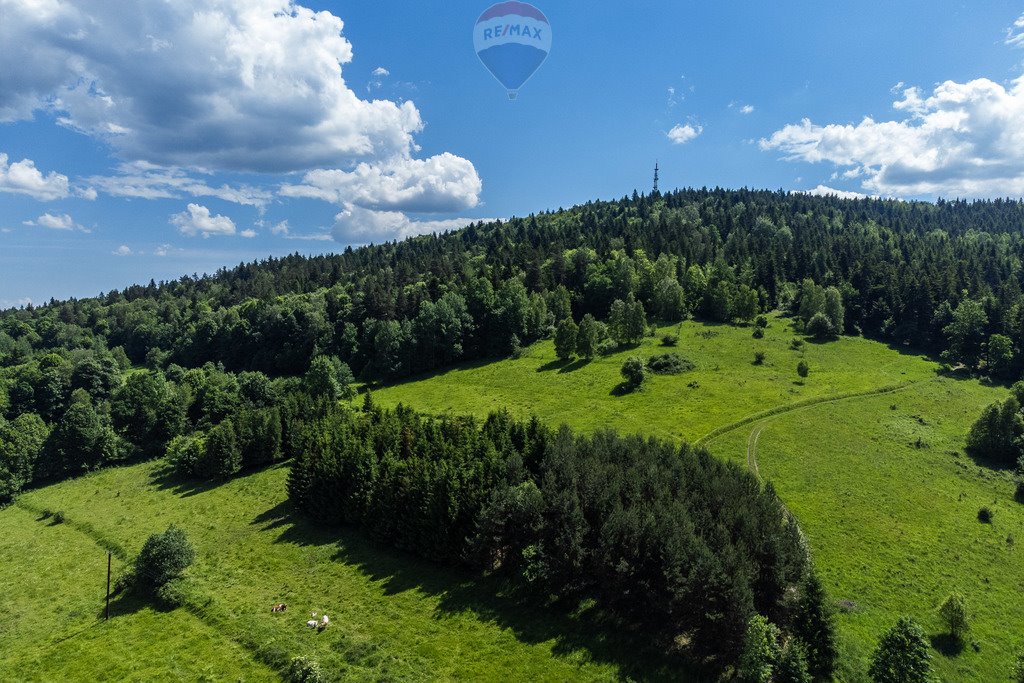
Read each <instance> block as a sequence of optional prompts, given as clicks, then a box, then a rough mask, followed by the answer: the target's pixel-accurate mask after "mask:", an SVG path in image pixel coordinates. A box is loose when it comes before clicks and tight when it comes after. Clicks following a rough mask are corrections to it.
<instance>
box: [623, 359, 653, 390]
mask: <svg viewBox="0 0 1024 683" xmlns="http://www.w3.org/2000/svg"><path fill="white" fill-rule="evenodd" d="M621 372H622V377H623V379H625V380H626V386H627V387H628V388H631V389H636V388H637V387H639V386H640V385H641V384H643V383H644V378H645V377H646V376H647V372H646V371H645V370H644V362H643V361H642V360H640V359H639V358H637V357H636V356H631V357H630V358H627V359H626V362H625V363H623V364H622V370H621Z"/></svg>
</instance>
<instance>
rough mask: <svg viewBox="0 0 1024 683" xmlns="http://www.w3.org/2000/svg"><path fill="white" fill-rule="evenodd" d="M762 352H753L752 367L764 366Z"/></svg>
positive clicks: (763, 354)
mask: <svg viewBox="0 0 1024 683" xmlns="http://www.w3.org/2000/svg"><path fill="white" fill-rule="evenodd" d="M764 359H765V353H764V351H754V365H764Z"/></svg>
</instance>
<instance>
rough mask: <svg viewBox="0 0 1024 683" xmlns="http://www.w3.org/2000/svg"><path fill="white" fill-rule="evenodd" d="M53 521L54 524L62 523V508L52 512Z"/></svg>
mask: <svg viewBox="0 0 1024 683" xmlns="http://www.w3.org/2000/svg"><path fill="white" fill-rule="evenodd" d="M53 523H54V524H63V523H64V511H63V510H57V511H56V512H54V513H53Z"/></svg>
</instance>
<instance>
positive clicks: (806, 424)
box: [709, 378, 1024, 681]
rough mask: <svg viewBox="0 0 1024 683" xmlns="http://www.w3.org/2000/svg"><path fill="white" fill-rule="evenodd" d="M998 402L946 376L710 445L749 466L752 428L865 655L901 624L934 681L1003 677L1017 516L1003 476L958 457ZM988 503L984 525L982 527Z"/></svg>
mask: <svg viewBox="0 0 1024 683" xmlns="http://www.w3.org/2000/svg"><path fill="white" fill-rule="evenodd" d="M1002 393H1004V392H1000V391H999V390H997V389H993V388H992V387H987V386H983V385H981V384H979V383H978V382H975V381H966V380H955V379H949V378H942V379H939V380H937V381H936V382H930V383H928V385H926V386H919V387H911V388H910V389H906V390H903V391H900V392H895V393H891V394H886V395H882V396H868V397H863V398H856V399H850V400H846V401H839V402H835V403H830V404H822V405H818V406H810V407H807V408H803V409H800V410H796V411H792V412H789V413H783V414H780V415H777V416H774V417H771V418H768V419H766V420H763V421H760V422H757V423H756V424H752V425H750V426H749V427H745V428H742V429H737V430H734V431H732V432H729V433H728V434H725V435H722V436H720V437H718V438H717V439H714V440H712V441H711V442H710V443H709V447H710V448H711V450H712V451H713V452H714V453H716V454H719V455H720V456H722V457H727V458H733V459H736V460H737V461H740V460H745V459H746V457H747V451H748V437H749V435H750V433H751V432H752V431H753V430H755V429H757V430H760V435H759V436H758V437H757V439H756V458H757V466H758V470H759V472H760V475H761V476H762V477H763V478H765V479H767V480H770V481H772V482H774V483H775V485H776V487H777V488H778V489H779V493H780V495H781V496H782V498H783V499H784V500H785V502H786V504H787V505H788V506H789V507H790V509H791V510H792V511H793V512H794V513H795V514H796V515H797V517H798V518H799V519H800V522H801V526H802V527H803V529H804V531H805V532H806V533H807V535H808V538H809V540H810V544H811V548H812V550H813V552H814V559H815V564H816V565H817V567H818V568H819V570H820V572H821V574H822V577H823V579H824V580H825V582H826V585H827V587H828V589H829V592H830V594H831V595H832V597H833V598H835V599H836V600H842V601H849V602H848V603H847V604H848V605H849V606H850V611H848V612H845V613H843V614H841V616H840V623H841V628H842V631H843V632H844V633H845V634H846V635H847V636H848V637H849V638H850V640H851V641H852V642H853V643H854V645H855V647H856V649H857V650H858V651H859V654H860V655H861V657H864V656H866V655H867V654H869V653H870V650H871V648H873V647H874V643H875V642H876V641H877V638H878V636H879V634H880V633H881V632H882V631H884V630H885V629H886V628H888V627H889V626H890V625H891V624H892V623H893V622H894V621H895V619H896V617H897V616H898V615H901V614H909V615H911V616H913V617H914V618H915V619H916V620H918V621H919V622H920V623H921V624H922V625H923V626H924V627H925V630H926V632H927V633H928V634H929V635H930V636H931V638H932V642H933V645H934V646H935V650H936V652H935V654H936V657H935V666H936V669H937V671H938V673H939V675H940V676H941V678H942V680H950V681H953V680H956V681H998V680H1007V679H1008V676H1009V671H1010V667H1011V664H1012V653H1013V652H1014V649H1015V648H1018V647H1020V646H1022V645H1024V635H1022V633H1021V628H1020V625H1021V624H1024V601H1022V600H1021V590H1022V588H1024V555H1022V554H1021V553H1022V549H1021V548H1020V547H1018V543H1019V542H1020V541H1021V540H1024V505H1021V504H1019V503H1016V502H1014V500H1013V493H1014V484H1013V481H1012V478H1011V476H1010V475H1009V473H1008V472H998V471H993V470H991V469H988V468H986V467H982V466H979V465H978V464H976V463H975V462H973V461H972V460H971V458H969V457H968V456H967V455H965V454H964V438H965V431H966V428H967V426H968V425H969V424H970V423H971V422H972V421H973V420H974V419H975V418H976V417H977V415H978V414H979V413H980V412H981V409H982V408H983V407H984V406H985V405H987V404H988V403H990V402H992V401H993V400H994V399H996V398H1001V394H1002ZM894 406H895V408H894ZM986 505H987V506H988V507H990V508H991V509H992V510H993V511H994V517H993V519H992V524H982V523H981V522H979V521H978V510H979V509H980V508H981V507H982V506H986ZM1011 537H1012V539H1013V541H1012V542H1008V539H1010V538H1011ZM954 590H959V591H961V592H963V593H964V595H966V597H967V601H968V606H969V611H970V614H971V617H972V626H971V630H970V632H969V633H968V634H967V637H966V638H965V641H966V642H965V643H963V644H961V645H958V644H957V643H955V642H953V641H952V640H951V639H950V638H948V637H947V636H944V635H943V631H944V628H943V627H942V624H941V620H940V619H939V617H938V607H939V605H941V604H942V601H943V600H944V599H945V598H946V596H947V595H949V594H950V593H951V592H953V591H954ZM975 644H976V645H977V649H975V647H974V645H975Z"/></svg>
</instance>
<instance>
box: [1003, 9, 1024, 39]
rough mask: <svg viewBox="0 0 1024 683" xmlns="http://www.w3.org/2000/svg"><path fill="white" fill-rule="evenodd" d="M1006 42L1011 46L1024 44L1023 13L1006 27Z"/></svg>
mask: <svg viewBox="0 0 1024 683" xmlns="http://www.w3.org/2000/svg"><path fill="white" fill-rule="evenodd" d="M1005 42H1006V44H1007V45H1012V46H1013V47H1021V46H1022V45H1024V15H1021V16H1019V17H1017V20H1016V21H1014V22H1013V25H1012V26H1010V28H1008V29H1006V41H1005Z"/></svg>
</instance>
